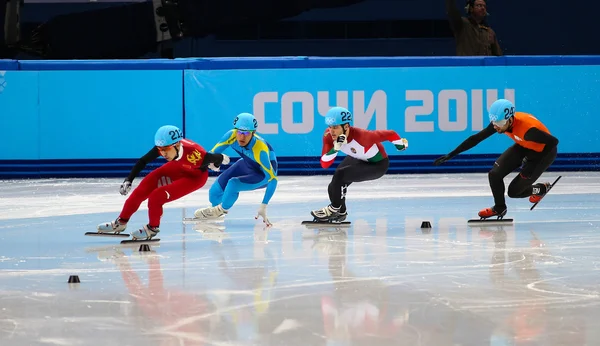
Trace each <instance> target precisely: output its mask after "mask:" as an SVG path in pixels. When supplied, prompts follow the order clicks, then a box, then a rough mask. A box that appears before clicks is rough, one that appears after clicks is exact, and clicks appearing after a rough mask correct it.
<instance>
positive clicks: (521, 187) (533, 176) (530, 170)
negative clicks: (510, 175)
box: [508, 148, 557, 198]
mask: <svg viewBox="0 0 600 346" xmlns="http://www.w3.org/2000/svg"><path fill="white" fill-rule="evenodd" d="M556 153H557V150H556V148H554V149H553V150H552V151H551V152H550V153H548V155H547V156H546V157H543V158H542V159H540V160H535V159H529V158H528V160H527V163H526V164H525V166H524V167H523V169H522V170H521V174H519V175H518V176H516V177H515V178H514V179H513V181H512V182H511V183H510V185H509V186H508V197H510V198H525V197H529V196H531V195H541V196H543V195H544V194H545V193H546V189H547V185H546V184H539V185H540V186H537V185H538V184H535V185H534V183H535V181H536V180H537V179H538V178H539V177H540V176H541V175H542V174H543V173H544V172H545V171H546V170H547V169H548V167H550V165H552V163H553V162H554V160H555V159H556ZM528 157H529V155H528ZM548 184H549V183H548ZM534 187H537V188H538V190H537V191H536V193H535V194H534V191H533V190H534Z"/></svg>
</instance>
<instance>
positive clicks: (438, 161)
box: [433, 155, 451, 166]
mask: <svg viewBox="0 0 600 346" xmlns="http://www.w3.org/2000/svg"><path fill="white" fill-rule="evenodd" d="M450 159H451V157H450V156H449V155H444V156H440V157H438V158H437V159H435V161H433V165H434V166H439V165H441V164H442V163H444V162H446V161H448V160H450Z"/></svg>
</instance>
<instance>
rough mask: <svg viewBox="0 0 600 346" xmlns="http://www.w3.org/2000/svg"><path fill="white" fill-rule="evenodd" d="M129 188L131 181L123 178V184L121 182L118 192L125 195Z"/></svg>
mask: <svg viewBox="0 0 600 346" xmlns="http://www.w3.org/2000/svg"><path fill="white" fill-rule="evenodd" d="M130 190H131V182H130V181H127V180H125V181H124V182H123V184H121V187H120V188H119V192H120V193H121V194H122V195H123V196H127V194H128V193H129V191H130Z"/></svg>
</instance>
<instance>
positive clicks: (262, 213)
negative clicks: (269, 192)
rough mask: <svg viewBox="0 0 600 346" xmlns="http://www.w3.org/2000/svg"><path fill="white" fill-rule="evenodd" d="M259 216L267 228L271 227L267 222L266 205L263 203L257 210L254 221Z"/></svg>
mask: <svg viewBox="0 0 600 346" xmlns="http://www.w3.org/2000/svg"><path fill="white" fill-rule="evenodd" d="M259 216H260V217H262V218H263V222H264V223H266V224H267V226H273V224H272V223H271V222H270V221H269V218H268V217H267V205H266V204H264V203H261V205H260V208H258V213H257V214H256V216H255V217H254V219H255V220H258V217H259Z"/></svg>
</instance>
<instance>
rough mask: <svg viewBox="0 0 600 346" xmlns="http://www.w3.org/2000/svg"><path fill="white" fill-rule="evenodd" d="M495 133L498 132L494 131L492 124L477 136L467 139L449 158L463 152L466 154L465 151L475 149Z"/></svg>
mask: <svg viewBox="0 0 600 346" xmlns="http://www.w3.org/2000/svg"><path fill="white" fill-rule="evenodd" d="M494 133H496V130H495V129H494V125H493V124H492V123H490V124H489V125H488V126H487V127H486V128H484V129H483V130H481V131H479V132H477V133H476V134H474V135H472V136H470V137H469V138H467V139H465V141H464V142H462V143H460V145H459V146H458V147H456V149H454V150H452V151H451V152H450V153H449V154H448V156H450V157H451V158H452V157H454V156H456V155H458V154H460V153H462V152H465V151H467V150H469V149H471V148H473V147H474V146H476V145H477V144H479V143H481V142H482V141H483V140H484V139H486V138H489V137H490V136H491V135H493V134H494Z"/></svg>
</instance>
